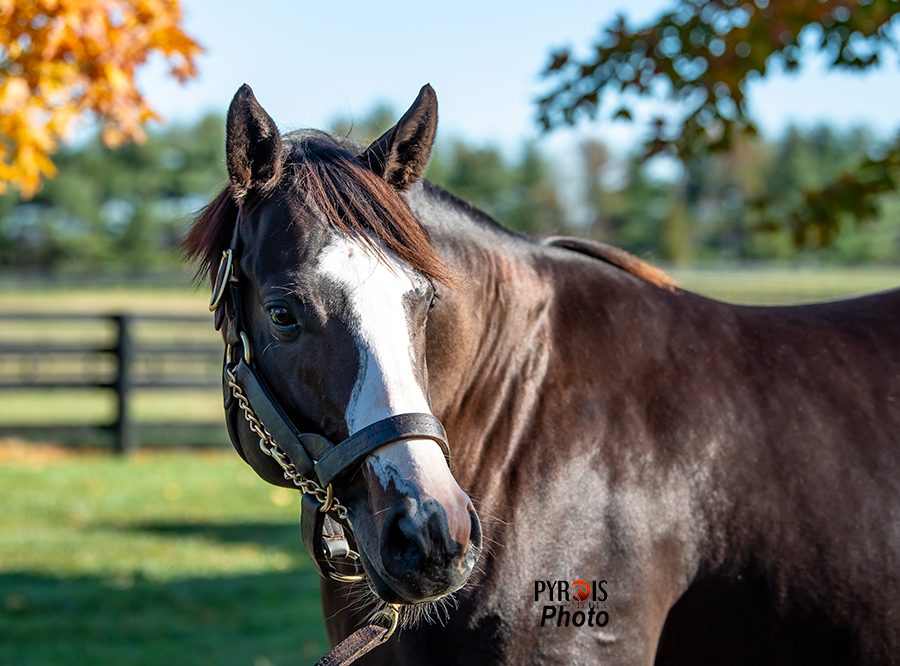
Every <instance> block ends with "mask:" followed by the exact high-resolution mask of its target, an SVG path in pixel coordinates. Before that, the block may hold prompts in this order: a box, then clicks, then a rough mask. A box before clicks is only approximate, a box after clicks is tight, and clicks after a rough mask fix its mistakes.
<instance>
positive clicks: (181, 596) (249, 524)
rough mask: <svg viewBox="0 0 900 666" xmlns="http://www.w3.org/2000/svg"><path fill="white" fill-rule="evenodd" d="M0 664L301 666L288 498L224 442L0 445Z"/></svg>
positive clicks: (320, 639)
mask: <svg viewBox="0 0 900 666" xmlns="http://www.w3.org/2000/svg"><path fill="white" fill-rule="evenodd" d="M0 506H2V507H3V510H2V511H0V534H2V539H0V664H10V665H13V664H15V665H17V666H69V665H71V666H75V665H78V666H81V665H85V666H87V665H91V666H102V665H106V664H108V665H110V666H112V665H116V666H121V665H122V664H130V665H141V666H156V665H158V666H175V665H185V666H191V665H195V664H196V665H198V666H199V665H201V664H203V665H207V664H217V665H220V666H226V665H231V664H233V665H238V664H241V665H247V666H268V665H274V666H278V665H280V664H307V663H312V662H314V661H315V660H316V659H317V658H318V657H320V656H321V655H322V654H324V652H325V649H326V641H325V637H324V630H323V625H322V616H321V610H320V607H319V601H318V575H317V574H316V573H315V572H314V571H313V570H312V567H311V565H310V564H309V562H308V560H307V557H306V554H305V551H303V546H302V544H301V541H300V535H299V530H298V527H297V520H298V514H299V502H298V493H297V492H295V491H294V492H292V491H289V490H286V489H278V488H273V487H271V486H268V485H267V484H265V483H264V482H263V481H261V480H259V479H258V478H257V477H256V475H255V474H254V473H253V472H252V471H251V470H250V468H249V467H247V466H246V465H245V464H244V463H243V462H242V461H241V460H240V459H239V458H238V456H237V455H236V454H234V453H233V452H231V451H227V452H226V451H222V452H213V453H209V452H207V453H184V452H181V453H178V452H173V453H153V454H139V455H137V456H134V457H132V458H129V459H125V460H123V459H117V458H113V457H110V456H106V455H98V454H94V455H91V454H85V453H81V454H71V453H68V452H66V451H64V450H58V449H54V448H47V447H37V446H34V445H22V446H16V445H9V444H7V445H5V446H0Z"/></svg>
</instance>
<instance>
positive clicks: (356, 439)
mask: <svg viewBox="0 0 900 666" xmlns="http://www.w3.org/2000/svg"><path fill="white" fill-rule="evenodd" d="M240 221H241V216H240V213H238V216H237V219H236V220H235V224H234V232H233V234H232V236H231V245H230V247H229V248H228V249H227V250H225V251H224V252H223V253H222V258H221V260H220V262H219V268H218V271H217V274H216V281H215V284H214V285H213V296H212V300H211V301H210V304H209V309H210V311H212V312H215V323H216V330H219V329H221V328H222V326H223V325H224V324H225V322H226V320H230V321H229V324H230V325H229V326H228V327H227V328H226V333H225V340H226V342H227V345H228V347H227V349H226V352H225V362H224V369H223V370H224V374H223V387H224V392H225V411H226V413H227V418H226V419H225V421H226V425H227V426H228V434H229V436H230V438H231V442H232V444H233V445H234V447H235V449H237V451H238V452H239V453H241V456H242V457H244V455H243V453H242V450H243V448H244V447H245V446H248V447H252V446H254V445H257V443H256V442H255V441H253V440H252V437H251V438H247V436H246V430H242V429H241V428H239V427H238V419H237V418H232V414H233V412H234V410H236V409H240V410H242V411H243V412H244V417H245V419H246V421H247V422H248V424H249V425H250V430H251V432H252V433H253V434H255V435H256V436H257V437H258V438H259V442H258V446H259V447H260V448H261V449H262V451H263V452H264V453H266V454H267V455H269V456H271V457H272V458H274V459H275V461H276V462H277V463H278V464H279V465H280V466H281V467H282V469H283V470H284V476H285V479H288V480H290V481H293V483H294V484H295V485H297V486H298V487H299V488H300V489H301V490H302V491H303V498H302V501H301V503H300V506H301V516H300V532H301V536H302V537H303V545H304V546H305V547H306V550H307V552H309V555H310V557H311V558H312V561H313V564H314V566H315V567H316V570H317V571H318V572H319V574H320V575H322V576H327V577H330V578H333V579H335V580H340V581H348V580H360V579H361V578H363V575H361V574H359V573H358V572H359V565H358V556H357V554H356V553H354V552H353V551H352V550H350V547H349V544H348V542H347V540H346V538H345V537H344V532H343V528H344V527H346V528H350V527H351V525H350V521H349V519H348V518H347V514H346V508H345V507H343V506H342V505H341V504H340V503H339V502H337V500H336V499H335V498H334V494H333V491H332V485H331V484H332V481H334V480H335V479H338V478H339V477H340V476H341V475H343V474H344V473H346V472H347V471H349V470H350V469H352V468H354V467H356V466H357V465H358V464H359V463H361V462H362V460H363V459H364V458H365V457H366V456H367V455H369V454H370V453H372V452H373V451H375V450H376V449H378V448H380V447H382V446H386V445H387V444H391V443H393V442H398V441H401V440H405V439H430V440H433V441H435V442H437V443H438V444H439V445H440V447H441V449H443V451H444V455H445V456H446V457H447V458H448V459H449V457H450V449H449V447H448V445H447V434H446V433H445V432H444V427H443V426H442V425H441V422H440V421H439V420H438V419H437V417H435V416H434V415H432V414H397V415H395V416H390V417H388V418H386V419H384V420H382V421H378V422H376V423H373V424H371V425H369V426H366V427H365V428H363V429H362V430H359V431H357V432H355V433H353V434H352V435H350V436H349V437H347V439H345V440H344V441H342V442H340V443H339V444H334V443H332V442H331V441H330V440H328V438H326V437H323V436H322V435H319V434H315V433H301V432H299V431H298V430H297V428H296V427H295V426H294V424H293V422H292V421H291V420H290V418H289V417H288V416H287V415H286V413H285V412H284V410H283V409H282V408H281V406H280V405H279V403H278V400H277V399H276V398H275V396H274V394H273V392H272V391H271V389H269V387H268V386H267V385H266V383H265V381H264V380H263V378H262V377H261V376H260V375H258V374H257V373H256V372H255V371H254V369H253V362H252V354H251V350H250V341H249V339H248V337H247V335H246V333H245V332H244V331H243V330H242V327H241V322H240V320H241V308H240V289H239V282H238V275H237V270H236V268H237V254H238V242H239V225H240ZM229 315H230V316H229ZM239 350H240V351H239ZM238 351H239V353H238ZM235 357H236V358H237V360H236V361H235ZM244 459H245V460H246V457H245V458H244ZM335 557H350V558H351V559H353V560H354V564H355V565H356V568H357V575H354V576H348V575H345V574H340V573H337V571H336V570H335V569H334V567H333V565H332V564H331V562H330V561H329V560H330V559H332V558H335Z"/></svg>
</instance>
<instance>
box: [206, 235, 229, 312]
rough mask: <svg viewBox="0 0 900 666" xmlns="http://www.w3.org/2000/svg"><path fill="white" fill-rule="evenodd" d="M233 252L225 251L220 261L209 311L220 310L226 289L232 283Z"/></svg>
mask: <svg viewBox="0 0 900 666" xmlns="http://www.w3.org/2000/svg"><path fill="white" fill-rule="evenodd" d="M231 262H232V252H231V250H225V251H224V252H223V253H222V258H221V259H220V260H219V270H218V271H216V284H215V285H214V286H213V289H214V291H213V295H212V300H211V301H210V302H209V311H210V312H215V311H216V310H217V309H218V308H219V303H220V302H221V301H222V296H224V295H225V287H226V286H227V285H228V283H229V282H231Z"/></svg>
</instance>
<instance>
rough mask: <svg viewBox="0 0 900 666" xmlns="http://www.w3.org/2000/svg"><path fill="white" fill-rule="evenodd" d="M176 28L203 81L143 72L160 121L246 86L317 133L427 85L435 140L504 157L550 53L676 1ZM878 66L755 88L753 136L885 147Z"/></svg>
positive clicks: (440, 6)
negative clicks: (193, 44) (818, 129)
mask: <svg viewBox="0 0 900 666" xmlns="http://www.w3.org/2000/svg"><path fill="white" fill-rule="evenodd" d="M182 4H183V8H184V11H185V15H186V22H185V27H186V29H187V31H188V32H189V33H190V34H191V35H192V36H194V37H195V38H196V39H197V40H198V41H199V42H200V43H201V44H202V45H203V46H204V48H205V49H206V53H205V54H204V55H203V56H202V57H201V58H200V60H199V67H200V76H199V78H198V79H197V80H195V81H192V82H190V83H188V84H187V85H186V86H179V85H178V84H177V83H175V82H174V81H172V80H170V79H168V78H167V77H166V76H165V74H164V69H165V68H164V67H163V66H162V64H161V63H160V62H151V64H150V65H149V66H148V67H147V68H146V69H145V70H144V71H143V72H142V73H141V76H140V82H141V87H142V89H143V90H144V92H145V93H146V95H147V96H148V98H149V100H150V103H151V105H152V106H153V107H154V108H155V109H156V110H157V111H158V112H159V113H160V114H161V115H162V116H163V117H164V118H165V119H166V120H169V121H171V120H176V121H177V120H180V121H190V120H193V119H195V118H197V117H198V116H199V115H200V114H202V113H204V112H207V111H218V112H221V113H224V111H225V110H226V109H227V106H228V102H229V101H230V99H231V96H232V95H233V94H234V91H235V90H236V89H237V88H238V87H239V86H240V85H241V84H242V83H245V82H246V83H249V84H250V85H251V87H252V88H253V89H254V92H255V93H256V96H257V98H258V99H259V100H260V102H261V103H262V104H263V106H264V107H265V108H266V109H267V110H268V111H269V113H270V115H272V117H273V118H274V119H275V121H276V122H277V123H278V125H279V126H280V127H281V128H282V129H294V128H298V127H323V126H325V125H327V123H328V122H329V121H330V120H331V119H332V118H333V117H335V116H336V115H345V116H352V117H355V118H364V117H365V114H366V113H367V112H368V111H369V110H370V109H372V108H373V106H374V105H375V104H376V103H378V102H386V103H388V104H389V105H391V106H392V107H393V108H395V109H397V111H398V112H402V111H403V110H404V109H405V108H406V107H407V106H408V105H409V104H410V103H411V102H412V100H413V99H414V98H415V96H416V94H417V92H418V90H419V87H420V86H421V85H422V84H424V83H426V82H429V83H431V84H432V85H433V86H434V88H435V90H436V91H437V94H438V99H439V103H440V133H441V134H440V135H441V136H445V137H446V136H465V137H467V138H469V139H471V140H474V141H479V142H493V143H495V144H498V145H500V146H505V147H513V146H516V145H518V144H519V143H520V142H521V141H522V139H524V138H529V137H536V136H538V134H539V132H538V129H537V127H536V125H535V122H534V117H535V108H536V107H535V104H534V100H535V99H536V98H537V97H538V96H539V94H540V93H541V92H542V91H543V90H545V89H546V88H547V85H546V83H544V82H542V81H541V78H540V76H539V74H540V71H541V69H542V68H543V67H544V66H545V65H546V63H547V61H548V57H549V53H550V51H551V50H552V49H554V48H557V47H560V46H572V47H574V48H575V49H576V50H583V49H587V47H588V46H589V45H590V43H591V40H592V39H593V38H594V37H595V36H596V35H597V34H599V28H600V26H601V25H605V24H607V23H608V22H609V21H610V20H611V19H612V18H613V17H614V16H615V15H616V14H617V13H620V12H621V13H625V14H626V15H627V16H628V17H629V18H630V19H632V20H633V21H636V22H639V23H644V22H647V21H650V20H652V19H653V18H655V17H656V16H658V15H659V14H660V13H662V12H663V11H665V10H667V9H669V8H670V7H672V6H673V4H674V0H642V2H640V3H636V2H625V1H624V0H594V1H592V2H587V1H584V0H555V1H554V2H539V1H537V0H518V1H516V2H491V1H489V0H481V1H477V0H455V1H454V2H452V3H424V2H415V3H414V2H408V1H405V0H390V1H387V2H378V1H372V0H331V1H330V2H325V1H322V0H319V1H318V2H308V1H305V0H299V1H295V2H276V1H274V0H250V1H248V0H241V1H240V2H238V1H237V0H182ZM897 60H898V56H897V54H893V53H891V54H888V58H887V59H886V62H885V64H884V65H882V67H881V68H880V70H879V71H877V72H873V73H869V74H865V75H861V76H860V75H856V76H854V75H849V74H841V73H834V72H831V73H829V72H828V71H827V68H826V67H825V65H824V63H823V61H822V60H821V59H813V60H810V61H808V62H805V63H804V67H803V70H802V73H801V74H800V75H799V76H797V75H784V74H780V75H775V76H770V77H768V78H767V79H766V80H763V81H760V82H757V83H754V84H753V85H752V87H751V88H750V91H749V96H750V100H751V108H752V110H753V113H754V116H755V117H756V118H757V119H758V120H759V121H760V123H761V126H762V128H763V130H764V131H765V132H767V133H770V134H777V133H779V132H781V131H783V129H784V128H785V127H786V126H787V125H788V124H789V123H796V124H800V125H805V126H809V125H812V124H815V123H817V122H820V121H828V122H831V123H833V124H836V125H838V126H842V127H848V126H852V125H857V124H868V125H870V126H872V127H873V128H874V129H876V131H878V132H879V133H880V134H882V135H883V136H890V135H893V133H894V132H896V131H897V130H898V129H900V103H898V102H900V69H898V66H897ZM641 127H642V126H641V125H640V124H637V125H628V124H624V123H612V122H611V121H604V122H598V123H593V124H591V123H585V124H583V125H581V126H580V127H579V128H577V129H576V130H568V131H563V132H559V133H555V134H554V135H553V136H551V137H549V138H548V139H543V140H542V142H543V143H545V144H548V147H549V148H550V149H551V150H553V149H554V147H555V148H556V149H557V150H558V149H559V148H560V147H561V146H564V145H566V144H570V143H571V140H572V138H573V135H579V136H581V135H590V136H594V137H597V138H600V139H603V140H605V141H606V142H607V143H610V144H612V145H613V147H615V148H620V149H621V148H624V147H626V146H627V145H629V144H631V143H633V142H634V141H635V140H636V139H638V138H639V137H640V135H641Z"/></svg>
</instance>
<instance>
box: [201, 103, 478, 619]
mask: <svg viewBox="0 0 900 666" xmlns="http://www.w3.org/2000/svg"><path fill="white" fill-rule="evenodd" d="M436 123H437V100H436V97H435V95H434V91H433V90H432V89H431V87H430V86H426V87H424V88H423V89H422V91H421V92H420V94H419V97H418V98H417V100H416V101H415V103H414V104H413V106H412V107H411V108H410V109H409V111H408V112H407V113H406V114H405V115H404V116H403V117H402V118H401V119H400V121H399V122H398V123H397V125H396V126H394V127H393V128H391V129H390V130H389V131H388V132H386V133H385V134H384V135H383V136H382V137H381V138H379V139H378V140H376V141H375V142H374V143H372V145H370V146H369V147H367V148H365V149H362V148H360V147H359V146H356V145H355V144H353V143H352V142H349V141H347V140H342V139H340V138H337V137H333V136H331V135H328V134H326V133H323V132H317V131H311V130H310V131H300V132H292V133H289V134H285V135H284V136H281V135H280V134H279V132H278V130H277V128H276V126H275V123H274V122H273V120H272V119H271V118H270V117H269V115H268V114H267V113H266V111H265V110H263V108H262V107H261V106H260V105H259V103H258V102H257V101H256V98H255V97H254V95H253V92H252V91H251V90H250V88H249V87H248V86H243V87H242V88H241V89H240V90H238V92H237V94H236V95H235V97H234V99H233V100H232V103H231V106H230V108H229V111H228V118H227V138H226V163H227V167H228V175H229V180H230V184H229V185H228V186H227V187H226V188H225V190H224V191H223V192H222V193H221V194H220V195H219V197H218V198H217V200H215V201H214V202H213V203H212V204H210V206H209V207H208V208H207V210H206V211H205V213H204V214H203V215H201V217H200V219H199V220H198V222H197V224H196V225H195V226H194V228H193V229H192V231H191V234H190V236H189V238H188V241H187V247H188V250H189V251H190V252H192V253H194V254H195V255H198V256H200V257H201V259H204V260H205V261H206V262H207V263H209V264H210V266H211V268H212V272H213V273H214V274H215V272H216V271H215V266H214V265H213V262H214V259H213V258H214V257H216V256H217V253H220V252H221V250H222V248H223V247H227V246H228V241H227V239H228V238H231V239H232V240H231V245H232V248H233V249H234V265H235V267H234V269H233V273H234V278H232V279H233V281H234V282H235V287H234V291H235V293H236V296H235V303H233V304H232V305H231V306H230V307H229V308H226V315H225V316H224V319H225V320H226V321H224V322H222V323H223V324H224V330H225V331H227V332H229V333H230V335H231V339H230V342H231V343H232V344H235V345H238V346H246V347H247V349H246V351H247V352H249V351H250V350H252V354H253V356H252V365H253V367H254V368H255V372H256V373H258V374H259V375H260V376H261V378H262V381H263V382H264V383H265V384H266V385H267V386H268V389H269V391H270V392H271V394H272V395H273V396H274V397H275V399H276V400H277V403H278V405H279V407H280V410H282V411H283V413H284V414H285V415H286V417H287V419H288V420H289V422H290V423H291V424H292V425H293V426H294V427H296V429H297V431H298V432H304V433H305V432H310V433H316V434H317V435H321V436H322V437H324V438H327V439H328V440H330V441H332V442H340V441H342V440H346V438H348V437H350V436H351V435H354V433H358V432H359V431H361V430H364V429H365V428H367V427H369V426H372V424H376V423H380V422H382V421H383V420H385V419H389V418H391V417H394V416H396V415H400V414H407V413H416V414H426V415H428V414H431V408H430V399H429V391H428V370H427V364H426V358H425V348H426V329H427V324H428V317H429V313H430V311H431V309H432V308H434V306H435V283H436V282H447V281H450V280H452V272H451V271H450V270H449V269H448V268H447V267H446V266H445V265H444V264H443V263H442V262H441V260H440V258H439V257H438V256H437V254H436V253H435V251H434V250H433V249H432V247H431V244H430V241H429V236H428V233H427V231H426V230H425V229H424V228H423V227H422V225H421V224H420V222H419V221H418V220H417V219H416V218H415V216H414V215H413V214H412V212H411V211H410V209H409V208H408V206H407V205H406V203H405V202H404V200H403V198H402V193H403V192H404V191H406V190H408V189H409V188H411V187H412V186H413V185H414V184H415V183H416V182H417V181H418V180H419V179H421V177H422V176H423V174H424V171H425V168H426V167H427V164H428V160H429V157H430V153H431V147H432V143H433V140H434V135H435V129H436ZM238 220H240V221H239V222H238ZM235 229H237V230H236V231H235ZM225 279H226V281H227V280H228V278H227V277H226V278H225ZM220 280H221V278H220ZM214 282H216V277H215V275H214ZM235 320H239V322H240V333H241V334H243V337H241V338H240V340H238V339H237V337H236V336H235V334H234V331H235V328H236V327H237V324H236V321H235ZM229 333H226V337H227V336H228V335H229ZM250 362H251V361H250V358H249V354H248V363H250ZM236 412H237V410H232V411H231V412H230V413H229V418H231V419H233V421H232V422H231V423H230V428H231V431H232V433H233V436H232V439H233V441H234V442H235V446H236V447H237V448H238V451H239V453H241V455H242V456H243V457H244V459H245V460H246V461H247V462H248V463H249V464H250V465H251V466H252V467H253V468H254V470H256V472H257V473H258V474H259V475H260V476H261V477H262V478H263V479H265V480H267V481H269V482H270V483H274V484H278V485H284V486H288V487H293V483H292V482H291V481H289V480H286V479H285V476H284V474H283V472H282V469H281V468H280V467H279V466H278V465H277V464H276V462H275V461H274V460H273V459H272V458H271V457H270V456H269V455H266V453H265V452H264V451H263V450H261V448H260V447H259V446H258V445H257V442H258V441H259V438H258V437H255V436H254V435H253V434H252V433H250V432H249V431H248V429H247V428H248V426H247V424H246V423H244V419H243V418H239V416H240V415H239V414H236ZM234 433H238V434H237V436H235V435H234ZM333 486H334V488H333V494H334V496H335V497H339V499H340V502H341V503H342V504H343V506H345V507H346V509H347V511H346V519H345V527H349V528H350V529H351V530H352V536H353V538H354V539H355V542H356V547H357V550H358V552H359V557H360V560H361V562H362V567H363V569H364V571H365V575H366V577H367V579H368V582H369V587H370V589H371V590H372V591H373V592H374V593H375V594H376V595H377V596H378V597H380V598H381V599H382V600H384V601H386V602H389V603H397V604H416V603H423V602H428V601H433V600H436V599H439V598H441V597H443V596H445V595H447V594H449V593H452V592H453V591H455V590H457V589H459V588H460V587H461V586H462V585H463V584H464V583H465V581H466V580H467V578H468V576H469V574H470V573H471V571H472V568H473V566H474V563H475V561H476V560H477V557H478V555H479V553H480V550H481V529H480V525H479V521H478V517H477V514H476V513H475V510H474V508H473V506H472V503H471V501H470V500H469V498H468V496H467V495H466V494H465V492H463V490H462V489H461V488H460V487H459V485H458V484H457V482H456V480H455V479H454V477H453V475H452V474H451V472H450V469H449V466H448V461H447V459H446V458H445V455H444V451H443V449H442V448H441V446H439V445H438V443H436V442H435V441H432V440H431V439H418V438H402V439H399V440H398V441H393V442H391V443H387V444H385V445H381V446H378V447H377V448H374V450H372V451H371V452H368V454H367V455H365V456H364V457H362V459H361V460H359V461H356V464H352V465H349V466H348V467H347V468H346V469H342V470H341V472H340V473H339V474H338V475H337V476H336V477H335V478H334V481H333ZM316 538H318V535H316Z"/></svg>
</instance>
